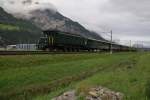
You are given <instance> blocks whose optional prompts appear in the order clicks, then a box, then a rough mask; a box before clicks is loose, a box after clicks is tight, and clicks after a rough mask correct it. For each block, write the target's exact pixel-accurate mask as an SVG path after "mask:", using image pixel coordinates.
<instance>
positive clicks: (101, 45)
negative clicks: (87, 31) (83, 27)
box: [37, 30, 136, 52]
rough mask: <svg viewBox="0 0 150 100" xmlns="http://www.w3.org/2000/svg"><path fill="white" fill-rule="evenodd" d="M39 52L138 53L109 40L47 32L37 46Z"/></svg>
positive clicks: (44, 32) (133, 49) (56, 31)
mask: <svg viewBox="0 0 150 100" xmlns="http://www.w3.org/2000/svg"><path fill="white" fill-rule="evenodd" d="M37 48H38V50H44V51H64V52H80V51H92V52H94V51H110V50H112V51H136V49H135V48H131V47H128V46H125V45H121V44H117V43H114V42H110V41H107V40H97V39H93V38H85V37H83V36H81V35H78V34H73V33H68V32H63V31H58V30H45V31H43V36H42V37H41V38H40V39H39V41H38V44H37Z"/></svg>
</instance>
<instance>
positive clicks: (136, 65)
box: [0, 53, 150, 100]
mask: <svg viewBox="0 0 150 100" xmlns="http://www.w3.org/2000/svg"><path fill="white" fill-rule="evenodd" d="M149 59H150V54H149V53H115V54H112V55H110V54H106V53H105V54H98V53H97V54H96V53H95V54H94V53H93V54H88V53H85V54H66V55H63V54H59V55H31V56H30V55H26V56H21V55H20V56H0V100H9V99H16V100H29V99H34V100H50V98H51V97H53V96H56V95H58V94H60V93H61V92H62V91H65V90H67V89H71V88H75V89H80V88H81V86H82V85H85V86H87V87H88V86H95V85H102V86H105V87H108V88H110V89H113V90H116V91H120V92H122V93H124V94H125V99H127V100H146V99H147V100H149V99H148V97H149V96H150V86H149V85H150V82H149V79H150V78H149V76H150V61H149Z"/></svg>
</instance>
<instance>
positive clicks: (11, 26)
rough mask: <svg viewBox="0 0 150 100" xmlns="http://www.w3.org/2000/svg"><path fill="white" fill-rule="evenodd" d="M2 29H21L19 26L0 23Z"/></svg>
mask: <svg viewBox="0 0 150 100" xmlns="http://www.w3.org/2000/svg"><path fill="white" fill-rule="evenodd" d="M0 30H20V28H19V27H18V26H13V25H7V24H0Z"/></svg>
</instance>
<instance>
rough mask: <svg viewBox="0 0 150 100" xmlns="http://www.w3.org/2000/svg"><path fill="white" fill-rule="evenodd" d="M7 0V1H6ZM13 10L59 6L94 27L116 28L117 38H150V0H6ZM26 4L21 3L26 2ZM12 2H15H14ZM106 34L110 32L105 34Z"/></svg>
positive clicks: (71, 16) (91, 28)
mask: <svg viewBox="0 0 150 100" xmlns="http://www.w3.org/2000/svg"><path fill="white" fill-rule="evenodd" d="M2 1H3V3H2ZM2 1H0V4H1V6H3V7H4V8H5V9H6V10H7V11H9V12H13V11H15V12H17V11H20V12H22V11H28V10H30V9H36V8H54V7H53V6H52V5H51V4H53V5H54V6H56V8H57V9H58V11H60V12H61V13H62V14H64V15H65V16H67V17H69V18H71V19H73V20H75V21H79V22H80V23H81V24H82V25H84V26H85V27H86V28H88V29H90V30H94V31H96V32H98V33H100V34H101V31H110V30H111V29H112V30H113V34H114V38H115V39H117V38H118V39H120V40H122V39H125V40H130V39H132V40H149V41H150V38H149V37H150V28H149V26H150V12H149V10H150V6H149V5H150V0H32V1H31V0H7V1H6V0H2ZM24 1H25V5H26V6H24V5H22V3H21V4H20V2H24ZM10 2H12V3H13V4H15V6H14V5H12V4H11V3H10ZM101 35H103V36H104V37H106V38H109V37H107V35H104V34H101Z"/></svg>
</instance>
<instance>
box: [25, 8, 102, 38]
mask: <svg viewBox="0 0 150 100" xmlns="http://www.w3.org/2000/svg"><path fill="white" fill-rule="evenodd" d="M30 15H31V16H30V17H27V16H26V17H25V19H27V20H29V21H31V22H32V23H34V24H35V25H36V26H38V27H39V28H41V29H42V30H53V29H57V30H60V31H65V32H70V33H74V34H79V35H81V36H84V37H86V38H94V39H103V38H102V37H101V36H99V35H98V34H96V33H94V32H90V31H89V30H87V29H85V28H84V27H83V26H82V25H80V24H79V23H78V22H74V21H72V20H71V19H69V18H67V17H65V16H63V15H62V14H60V13H59V12H57V11H56V12H55V11H52V10H49V9H45V10H40V9H37V10H33V11H31V12H30Z"/></svg>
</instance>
